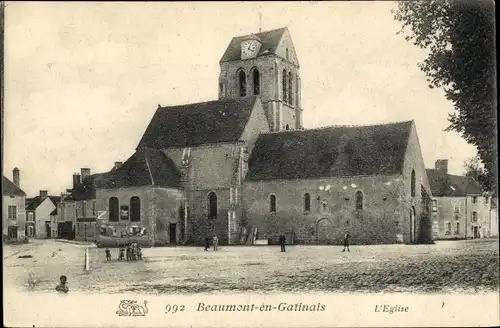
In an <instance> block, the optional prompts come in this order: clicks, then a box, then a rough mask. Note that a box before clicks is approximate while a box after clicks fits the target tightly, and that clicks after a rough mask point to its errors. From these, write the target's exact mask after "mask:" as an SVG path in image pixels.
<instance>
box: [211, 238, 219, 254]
mask: <svg viewBox="0 0 500 328" xmlns="http://www.w3.org/2000/svg"><path fill="white" fill-rule="evenodd" d="M212 242H213V243H214V252H215V251H217V250H218V249H219V237H217V235H215V236H214V238H213V240H212Z"/></svg>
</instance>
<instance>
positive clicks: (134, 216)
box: [130, 196, 141, 222]
mask: <svg viewBox="0 0 500 328" xmlns="http://www.w3.org/2000/svg"><path fill="white" fill-rule="evenodd" d="M130 221H135V222H139V221H141V199H140V198H139V197H137V196H134V197H132V198H130Z"/></svg>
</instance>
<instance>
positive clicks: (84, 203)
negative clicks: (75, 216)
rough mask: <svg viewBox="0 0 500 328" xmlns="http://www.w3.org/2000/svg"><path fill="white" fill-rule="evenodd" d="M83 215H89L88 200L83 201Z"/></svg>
mask: <svg viewBox="0 0 500 328" xmlns="http://www.w3.org/2000/svg"><path fill="white" fill-rule="evenodd" d="M82 216H83V217H84V218H86V217H87V202H86V201H83V202H82Z"/></svg>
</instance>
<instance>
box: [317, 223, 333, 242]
mask: <svg viewBox="0 0 500 328" xmlns="http://www.w3.org/2000/svg"><path fill="white" fill-rule="evenodd" d="M316 241H317V243H318V244H333V243H334V242H335V229H334V226H333V223H332V221H330V219H328V218H322V219H320V220H319V221H318V222H317V223H316Z"/></svg>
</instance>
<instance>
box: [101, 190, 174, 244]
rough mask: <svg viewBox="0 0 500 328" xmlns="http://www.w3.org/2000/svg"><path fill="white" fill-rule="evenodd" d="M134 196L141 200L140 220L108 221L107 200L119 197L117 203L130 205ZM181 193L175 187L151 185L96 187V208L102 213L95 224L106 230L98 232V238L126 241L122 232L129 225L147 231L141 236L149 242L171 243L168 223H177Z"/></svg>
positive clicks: (126, 230) (125, 230)
mask: <svg viewBox="0 0 500 328" xmlns="http://www.w3.org/2000/svg"><path fill="white" fill-rule="evenodd" d="M133 196H137V197H139V198H140V200H141V220H140V222H133V221H130V220H121V219H119V221H118V222H112V221H109V199H110V198H111V197H116V198H118V201H119V206H121V205H127V206H129V214H130V198H131V197H133ZM181 201H182V193H181V192H180V191H178V190H175V189H169V188H160V187H152V186H144V187H130V188H116V189H98V190H97V192H96V210H97V211H98V213H99V212H103V213H104V214H103V215H101V216H99V217H98V220H97V224H98V228H99V231H100V232H101V229H103V228H104V229H106V234H105V235H102V236H101V235H100V236H99V238H98V239H102V240H106V239H109V238H115V239H116V238H122V237H123V240H129V239H130V238H129V237H125V235H122V232H123V233H124V234H125V233H126V232H128V231H129V229H130V228H131V227H137V228H145V229H146V233H145V234H144V235H143V236H142V237H134V238H133V239H141V240H142V241H147V242H148V243H149V244H150V245H154V244H155V243H156V242H160V243H171V242H172V240H170V236H169V231H168V229H169V224H170V223H172V221H174V222H175V223H178V220H179V208H180V206H181ZM177 229H178V232H179V234H178V235H177V236H178V238H177V242H180V236H181V230H180V229H181V227H180V224H178V228H177Z"/></svg>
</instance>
